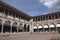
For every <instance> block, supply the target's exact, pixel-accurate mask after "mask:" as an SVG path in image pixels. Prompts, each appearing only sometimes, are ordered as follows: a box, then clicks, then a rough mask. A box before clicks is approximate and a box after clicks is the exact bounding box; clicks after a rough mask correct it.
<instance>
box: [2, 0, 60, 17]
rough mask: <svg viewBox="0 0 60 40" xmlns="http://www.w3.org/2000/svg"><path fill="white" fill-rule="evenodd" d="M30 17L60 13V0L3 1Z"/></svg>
mask: <svg viewBox="0 0 60 40" xmlns="http://www.w3.org/2000/svg"><path fill="white" fill-rule="evenodd" d="M2 1H4V2H5V3H7V4H9V5H11V6H13V7H15V8H17V9H18V10H21V11H23V12H25V13H26V14H28V15H30V16H37V15H44V14H48V13H51V12H58V11H60V0H2Z"/></svg>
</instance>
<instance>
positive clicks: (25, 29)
mask: <svg viewBox="0 0 60 40" xmlns="http://www.w3.org/2000/svg"><path fill="white" fill-rule="evenodd" d="M23 30H24V32H27V27H26V24H24V27H23Z"/></svg>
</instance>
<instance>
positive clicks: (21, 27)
mask: <svg viewBox="0 0 60 40" xmlns="http://www.w3.org/2000/svg"><path fill="white" fill-rule="evenodd" d="M22 31H23V24H22V23H20V24H19V32H22Z"/></svg>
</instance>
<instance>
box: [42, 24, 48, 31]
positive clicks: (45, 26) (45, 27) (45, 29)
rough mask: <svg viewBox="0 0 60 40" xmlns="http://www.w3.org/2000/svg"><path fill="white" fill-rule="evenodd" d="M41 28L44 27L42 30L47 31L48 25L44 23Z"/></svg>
mask: <svg viewBox="0 0 60 40" xmlns="http://www.w3.org/2000/svg"><path fill="white" fill-rule="evenodd" d="M43 28H44V31H47V32H48V31H49V27H48V25H47V24H46V25H44V26H43Z"/></svg>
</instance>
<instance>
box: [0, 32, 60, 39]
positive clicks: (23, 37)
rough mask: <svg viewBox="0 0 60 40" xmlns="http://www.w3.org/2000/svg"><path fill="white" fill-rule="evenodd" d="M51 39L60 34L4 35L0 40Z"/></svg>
mask: <svg viewBox="0 0 60 40" xmlns="http://www.w3.org/2000/svg"><path fill="white" fill-rule="evenodd" d="M52 37H60V34H38V33H37V34H30V33H24V34H23V33H21V34H4V35H3V36H2V35H0V40H50V39H51V38H52Z"/></svg>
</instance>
